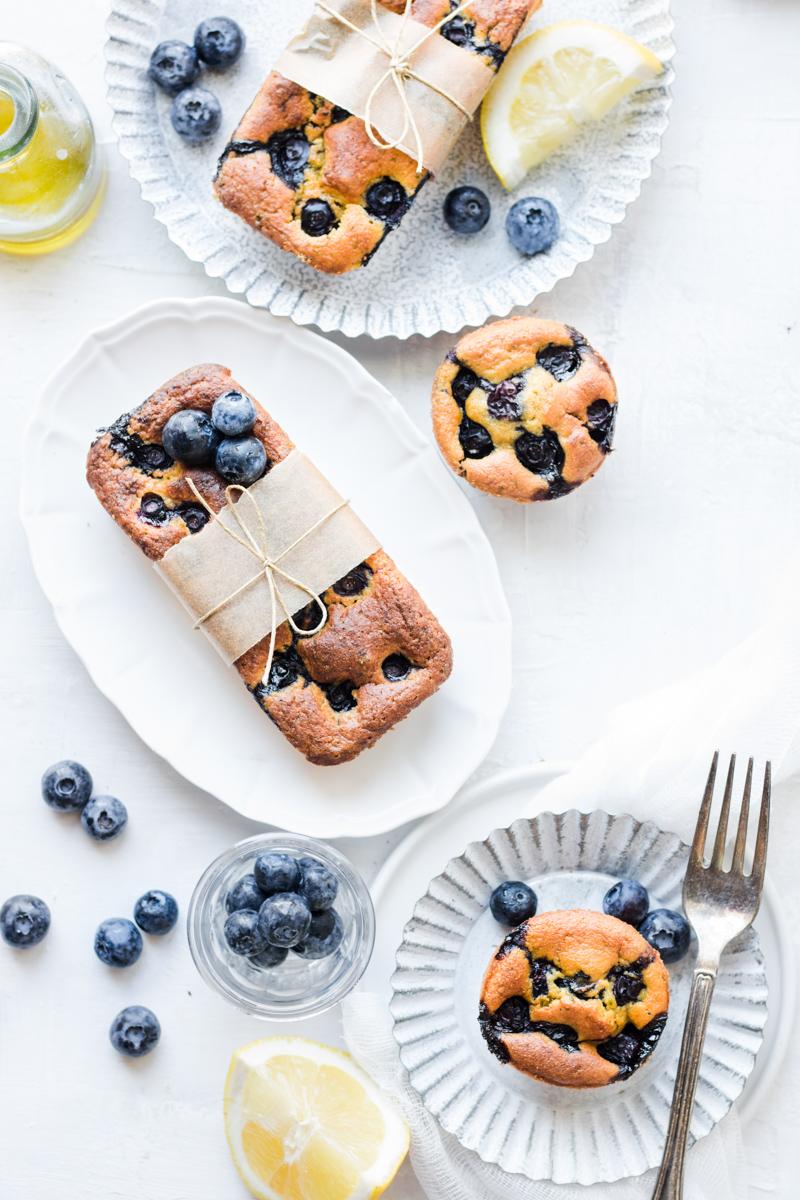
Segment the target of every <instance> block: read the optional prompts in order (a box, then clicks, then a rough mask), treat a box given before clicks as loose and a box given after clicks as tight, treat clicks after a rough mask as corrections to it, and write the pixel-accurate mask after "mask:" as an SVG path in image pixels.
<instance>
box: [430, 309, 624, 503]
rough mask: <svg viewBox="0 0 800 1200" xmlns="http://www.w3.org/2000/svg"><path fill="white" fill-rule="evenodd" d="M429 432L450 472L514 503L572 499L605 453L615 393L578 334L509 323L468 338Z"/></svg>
mask: <svg viewBox="0 0 800 1200" xmlns="http://www.w3.org/2000/svg"><path fill="white" fill-rule="evenodd" d="M432 412H433V429H434V432H435V434H436V440H437V441H438V443H439V448H440V449H441V451H442V454H443V455H444V457H445V460H446V461H447V463H448V464H449V466H450V467H452V469H453V470H454V471H455V472H456V473H457V474H458V475H463V477H464V478H465V479H466V480H467V482H468V483H471V484H472V485H473V487H476V488H480V489H481V491H483V492H491V493H492V494H493V495H495V496H505V497H507V498H509V499H511V500H521V501H529V500H551V499H553V498H554V497H556V496H563V495H565V494H566V493H567V492H571V491H573V489H574V488H576V487H578V486H579V485H580V484H581V483H585V481H586V480H587V479H591V477H592V475H594V473H595V471H597V470H598V468H599V467H601V466H602V465H603V462H604V461H605V458H606V455H607V454H608V453H609V451H610V450H611V444H612V441H613V437H614V420H615V418H616V415H617V389H616V386H615V384H614V380H613V378H612V376H611V372H610V371H609V369H608V364H607V362H606V361H605V359H604V358H603V357H602V356H601V355H600V354H598V353H597V351H596V350H594V349H593V348H592V347H591V346H590V345H589V343H588V342H587V341H586V339H585V338H584V337H582V335H581V334H579V333H578V331H577V330H575V329H572V328H570V326H569V325H561V324H559V323H558V322H557V321H540V320H539V319H538V318H536V317H510V318H509V319H508V320H505V321H495V322H494V323H493V324H491V325H485V326H484V327H483V329H477V330H475V331H474V332H473V333H468V334H466V335H465V336H464V337H463V338H462V339H461V341H460V342H459V343H458V344H457V346H456V347H455V348H454V349H453V350H451V351H450V353H449V354H448V356H447V358H446V359H445V361H444V362H443V363H442V365H441V367H440V368H439V370H438V371H437V372H436V377H435V379H434V382H433V396H432Z"/></svg>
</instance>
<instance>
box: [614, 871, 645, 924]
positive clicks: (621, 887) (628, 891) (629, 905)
mask: <svg viewBox="0 0 800 1200" xmlns="http://www.w3.org/2000/svg"><path fill="white" fill-rule="evenodd" d="M649 907H650V896H649V895H648V892H647V888H646V887H643V886H642V884H641V883H638V882H637V881H636V880H635V879H620V881H619V883H615V884H614V886H613V887H611V888H609V889H608V891H607V892H606V894H605V896H604V897H603V912H604V913H608V915H609V916H610V917H617V918H618V919H619V920H620V921H625V922H626V923H627V924H628V925H635V926H637V928H638V926H639V925H641V923H642V921H643V920H644V919H645V917H646V916H647V910H648V909H649Z"/></svg>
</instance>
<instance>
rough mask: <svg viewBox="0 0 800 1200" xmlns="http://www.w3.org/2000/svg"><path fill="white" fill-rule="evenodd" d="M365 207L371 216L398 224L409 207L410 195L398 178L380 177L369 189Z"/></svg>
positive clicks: (391, 223) (390, 223) (388, 222)
mask: <svg viewBox="0 0 800 1200" xmlns="http://www.w3.org/2000/svg"><path fill="white" fill-rule="evenodd" d="M364 207H365V208H366V210H367V212H368V213H369V214H370V216H372V217H377V218H378V219H379V220H380V221H386V222H387V224H389V225H396V224H397V223H398V221H400V219H401V218H402V216H403V214H404V213H405V211H406V209H407V208H408V196H407V195H406V190H405V188H404V187H403V186H402V184H400V183H398V182H397V180H396V179H388V178H387V179H379V180H378V182H377V183H373V185H372V187H370V188H368V189H367V194H366V197H365V200H364Z"/></svg>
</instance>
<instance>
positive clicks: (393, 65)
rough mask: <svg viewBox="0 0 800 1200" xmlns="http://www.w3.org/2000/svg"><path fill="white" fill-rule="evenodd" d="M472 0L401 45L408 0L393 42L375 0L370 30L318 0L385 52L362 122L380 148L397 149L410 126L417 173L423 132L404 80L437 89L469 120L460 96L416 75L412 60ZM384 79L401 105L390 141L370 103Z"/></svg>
mask: <svg viewBox="0 0 800 1200" xmlns="http://www.w3.org/2000/svg"><path fill="white" fill-rule="evenodd" d="M472 3H473V0H464V3H462V4H459V5H458V6H457V7H456V8H454V9H452V10H451V11H450V12H448V13H447V15H446V16H444V17H442V19H441V20H440V21H437V22H436V24H435V25H434V26H432V27H431V28H430V29H429V30H428V31H427V32H426V33H425V34H424V36H423V37H421V38H419V39H418V40H417V41H416V42H414V43H413V45H411V46H409V47H407V48H404V47H403V38H404V35H405V31H406V26H407V24H408V21H409V18H410V16H411V0H405V8H404V9H403V13H402V20H401V23H400V25H399V27H398V30H397V37H396V38H395V41H394V44H392V43H391V42H390V41H389V40H388V38H387V37H386V35H385V34H384V32H383V28H382V26H381V23H380V19H379V14H378V0H370V8H371V10H372V23H373V26H374V32H370V31H369V30H367V29H361V28H359V26H358V25H354V24H353V22H352V21H351V20H350V19H349V18H348V17H346V16H344V14H343V13H340V12H339V11H338V10H337V9H335V8H333V7H332V6H331V5H330V4H328V2H327V0H317V7H318V8H321V9H322V10H323V12H325V13H327V14H328V16H329V17H332V18H333V19H334V20H335V21H339V22H340V23H341V24H342V25H345V26H346V27H347V28H348V29H350V30H351V31H352V32H353V33H355V34H358V36H359V37H362V38H364V39H365V40H366V41H368V42H370V43H371V44H372V45H373V46H374V47H375V48H376V49H377V50H380V51H381V53H382V54H385V55H386V57H387V58H388V60H389V64H388V66H387V68H386V70H385V71H384V73H383V75H381V77H380V79H379V80H378V82H377V83H376V84H375V86H374V87H373V89H372V91H371V92H370V94H369V96H368V98H367V102H366V105H365V109H364V126H365V128H366V131H367V137H368V138H369V140H370V141H371V142H372V144H373V146H377V147H378V149H379V150H396V149H397V148H398V147H399V146H402V144H403V142H404V141H405V137H406V134H407V133H408V131H409V129H410V130H411V133H412V136H413V139H414V147H415V150H416V159H417V174H418V175H421V174H422V172H423V171H424V169H425V163H424V161H423V154H424V147H423V144H422V135H421V133H420V131H419V125H418V124H417V119H416V117H415V116H414V111H413V109H412V107H411V102H410V101H409V99H408V94H407V92H406V83H407V82H408V80H409V79H415V80H416V81H417V83H422V84H424V85H425V87H428V88H430V89H431V91H433V92H436V93H437V95H439V96H442V97H443V98H444V99H445V100H448V101H449V102H450V104H452V105H454V107H455V108H457V109H458V110H459V111H460V112H462V113H463V114H464V116H465V117H466V118H467V120H468V121H471V120H472V113H470V112H469V110H468V109H466V108H465V107H464V105H463V104H462V103H461V101H460V100H458V99H457V98H456V97H455V96H452V95H451V94H450V92H447V91H445V89H444V88H441V87H439V85H438V84H436V83H434V82H433V81H432V80H430V79H425V78H424V77H423V76H422V75H419V74H418V73H417V72H416V71H415V70H414V68H413V67H412V65H411V60H412V58H413V57H414V55H415V54H416V53H417V51H418V50H419V48H420V46H423V45H424V44H425V42H427V41H428V40H429V38H432V37H433V36H434V35H435V34H437V33H438V32H439V30H440V29H441V28H442V26H443V25H446V24H447V23H448V21H452V19H453V17H456V16H458V14H459V13H462V12H464V10H465V9H467V8H469V7H470V6H471V4H472ZM387 83H391V84H393V86H394V88H395V90H396V92H397V95H398V98H399V100H400V106H401V108H402V110H403V128H402V130H401V131H400V133H399V134H398V135H397V137H396V138H394V139H393V140H392V141H391V142H388V141H386V140H384V139H383V138H382V137H381V136H380V134H379V133H378V131H377V129H376V128H375V125H374V123H373V120H372V106H373V104H374V102H375V99H376V97H377V96H378V94H379V93H380V91H381V90H382V89H383V88H384V87H385V86H386V84H387Z"/></svg>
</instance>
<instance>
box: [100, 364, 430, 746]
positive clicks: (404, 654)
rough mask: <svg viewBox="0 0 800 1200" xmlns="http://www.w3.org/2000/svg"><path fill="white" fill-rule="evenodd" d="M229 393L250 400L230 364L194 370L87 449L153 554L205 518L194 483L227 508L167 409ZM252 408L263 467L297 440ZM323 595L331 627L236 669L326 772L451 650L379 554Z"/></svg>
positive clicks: (420, 690) (412, 700)
mask: <svg viewBox="0 0 800 1200" xmlns="http://www.w3.org/2000/svg"><path fill="white" fill-rule="evenodd" d="M232 390H234V391H237V392H239V393H241V394H243V395H245V396H246V395H247V393H246V392H245V391H244V389H243V388H242V387H241V386H240V385H239V384H238V383H236V381H235V380H234V379H233V378H232V376H231V373H230V371H229V370H228V369H227V368H226V367H221V366H217V365H214V364H205V365H203V366H198V367H193V368H191V369H190V370H188V371H184V372H182V373H181V374H180V375H176V376H175V377H174V378H173V379H171V380H169V382H168V383H165V384H164V386H163V387H161V388H159V389H158V391H156V392H154V393H153V395H152V396H150V398H149V399H148V400H146V401H145V402H144V404H142V405H141V406H140V407H139V408H138V409H136V410H135V411H134V412H132V413H127V414H125V415H123V416H121V417H120V418H119V419H118V420H117V421H115V422H114V424H113V425H112V426H111V427H110V428H109V429H107V430H105V431H103V432H102V433H101V434H100V436H99V437H98V438H97V440H96V441H95V442H94V444H93V445H92V447H91V449H90V451H89V457H88V463H87V478H88V481H89V484H90V486H91V487H92V488H93V489H94V491H95V493H96V495H97V497H98V499H99V500H100V503H101V504H102V505H103V507H104V508H105V509H106V511H107V512H108V513H109V514H110V515H111V516H112V517H113V518H114V520H115V521H116V522H117V524H118V525H120V526H121V527H122V529H124V531H125V532H126V533H127V534H128V536H129V537H130V538H132V539H133V541H134V542H136V544H137V545H138V546H139V547H140V549H141V550H143V551H144V553H145V554H146V555H147V557H148V558H151V559H156V560H157V559H160V558H162V557H163V555H164V554H166V552H167V550H169V548H170V547H171V546H173V545H175V543H176V542H178V541H180V539H181V538H184V537H191V536H192V535H193V534H197V533H199V532H200V530H202V529H203V527H204V526H205V524H206V522H207V521H208V519H209V518H208V514H207V512H206V510H205V509H204V508H203V507H202V505H200V504H199V503H198V502H197V500H196V498H195V496H194V494H193V493H192V490H191V488H190V487H189V482H188V481H189V479H192V480H193V482H194V483H195V485H196V486H197V488H198V490H199V491H200V493H201V494H202V495H203V496H204V498H205V499H206V500H207V502H208V503H209V505H210V506H211V508H213V509H214V511H216V512H219V510H220V509H221V508H222V507H223V505H224V504H225V481H224V480H223V479H222V478H221V477H220V476H219V475H218V474H217V472H216V470H215V469H214V468H212V467H210V466H204V467H187V466H185V465H184V464H182V463H179V462H176V461H174V460H173V459H172V458H171V457H170V455H169V454H168V453H167V451H166V450H165V448H164V446H163V445H162V432H163V430H164V426H165V425H166V423H167V421H168V420H169V418H170V417H171V416H173V414H175V413H177V412H179V411H180V410H183V409H195V410H198V409H199V410H200V411H201V412H203V413H210V411H211V408H212V405H213V403H214V401H215V400H216V399H217V398H218V397H220V396H222V395H224V394H225V393H230V392H231V391H232ZM250 399H251V400H252V399H253V398H252V397H250ZM253 404H254V405H255V409H256V419H255V425H254V427H253V430H252V434H253V436H254V437H255V438H257V439H258V440H259V441H260V442H261V444H262V445H263V447H264V449H265V451H266V457H267V469H269V467H270V466H271V465H274V464H275V463H278V462H280V461H281V460H282V459H284V458H286V456H287V455H288V454H289V452H290V451H291V450H292V448H293V445H292V442H291V441H290V439H289V438H288V437H287V435H286V434H285V433H284V431H283V430H282V429H281V427H280V426H279V425H278V424H277V422H275V421H273V419H272V418H271V417H270V416H269V414H268V413H267V412H265V411H264V409H263V408H261V406H260V405H259V404H258V403H257V402H256V401H255V400H253ZM322 600H323V602H324V603H325V605H326V607H327V610H328V621H327V624H326V625H325V626H324V628H323V629H322V630H321V631H320V632H319V633H316V634H313V635H311V636H308V637H298V636H297V635H296V634H295V633H294V632H293V631H292V629H291V627H290V626H289V624H288V622H284V623H283V624H282V625H281V626H279V628H278V630H277V637H276V642H275V655H274V658H273V662H272V666H271V668H270V673H269V678H268V679H267V680H265V679H264V672H265V669H266V664H267V656H268V649H269V638H264V639H263V640H262V641H260V642H258V643H257V645H255V646H253V647H252V649H250V650H248V651H247V653H246V654H243V655H242V657H241V658H240V659H238V661H237V662H236V663H235V664H234V665H235V667H236V669H237V671H238V672H239V674H240V675H241V677H242V679H243V680H244V682H245V684H246V686H247V687H248V689H249V690H250V692H251V693H252V695H253V698H254V699H255V701H256V703H257V704H258V705H259V706H260V708H262V709H263V710H264V712H265V713H266V714H267V716H268V717H270V718H271V719H272V720H273V721H274V722H275V724H276V725H277V726H278V728H279V729H280V730H281V732H282V733H283V734H284V736H285V737H286V738H288V740H289V741H290V742H291V743H292V745H293V746H295V747H296V748H297V749H298V750H300V751H301V753H302V754H304V755H305V757H306V758H307V759H308V760H309V761H310V762H313V763H318V764H321V765H325V766H327V765H332V764H336V763H341V762H347V761H348V759H352V758H355V757H356V755H358V754H360V753H361V751H362V750H364V749H366V748H367V747H368V746H371V745H373V743H374V742H376V741H377V740H378V738H379V737H381V736H382V735H383V734H384V733H386V731H387V730H388V729H390V728H391V727H392V726H393V725H395V724H396V723H397V722H398V721H400V720H402V718H403V717H405V716H407V715H408V713H410V712H411V711H412V709H414V708H416V706H417V705H418V704H420V703H421V702H422V701H423V700H425V699H426V698H427V697H428V696H430V695H431V694H432V693H433V692H435V691H436V689H437V688H438V687H439V686H440V684H442V683H443V682H444V680H445V679H446V678H447V677H448V675H449V674H450V668H451V665H452V650H451V646H450V640H449V638H448V636H447V634H446V633H445V631H444V630H443V629H442V627H441V625H440V624H439V622H438V621H437V620H436V618H435V617H434V615H433V613H431V612H430V610H429V609H428V608H427V607H426V605H425V604H424V603H423V601H422V599H421V598H420V596H419V595H418V593H417V592H416V591H415V589H414V588H413V587H412V586H411V584H410V583H409V582H408V580H407V579H406V578H405V576H403V575H402V574H401V572H400V571H399V570H398V569H397V567H396V566H395V565H394V563H393V562H392V560H391V558H390V557H389V556H388V554H385V553H384V552H383V551H382V550H379V551H377V552H376V553H375V554H372V555H370V557H369V558H368V559H366V561H365V562H362V563H360V564H358V565H357V566H355V567H354V568H353V569H352V570H351V571H350V572H349V573H348V574H347V575H345V576H344V577H343V578H342V579H338V580H337V581H336V582H335V583H333V584H332V585H331V586H330V587H329V588H328V590H327V591H326V592H324V593H323V596H322ZM318 619H319V612H318V609H317V607H316V606H315V605H314V604H313V603H310V604H309V605H307V606H306V608H304V609H302V610H301V611H300V612H299V613H296V614H295V621H296V623H297V624H298V625H299V626H300V628H301V629H304V628H307V629H312V628H313V627H314V626H315V625H316V623H317V621H318ZM145 632H146V631H145ZM129 633H130V636H133V635H134V631H129ZM215 702H216V701H215V700H214V699H213V698H212V699H211V703H215Z"/></svg>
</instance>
